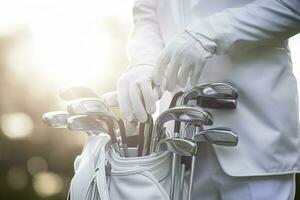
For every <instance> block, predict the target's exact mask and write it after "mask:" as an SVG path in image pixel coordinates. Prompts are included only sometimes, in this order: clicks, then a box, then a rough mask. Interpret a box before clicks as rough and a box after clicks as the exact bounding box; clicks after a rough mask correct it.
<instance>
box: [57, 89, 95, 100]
mask: <svg viewBox="0 0 300 200" xmlns="http://www.w3.org/2000/svg"><path fill="white" fill-rule="evenodd" d="M59 96H60V98H62V99H63V100H66V101H70V100H74V99H78V98H96V97H97V94H96V93H95V92H94V91H92V90H91V89H90V88H88V87H85V86H67V87H63V88H61V89H60V90H59Z"/></svg>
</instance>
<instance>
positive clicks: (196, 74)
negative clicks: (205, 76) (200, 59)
mask: <svg viewBox="0 0 300 200" xmlns="http://www.w3.org/2000/svg"><path fill="white" fill-rule="evenodd" d="M193 68H194V69H193V72H192V73H191V78H190V82H191V85H192V86H195V85H196V84H197V83H198V81H199V78H200V76H201V73H202V69H203V64H196V65H194V67H193Z"/></svg>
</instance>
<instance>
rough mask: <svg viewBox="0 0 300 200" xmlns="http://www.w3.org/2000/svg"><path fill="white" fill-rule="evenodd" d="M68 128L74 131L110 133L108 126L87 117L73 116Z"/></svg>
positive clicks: (69, 120)
mask: <svg viewBox="0 0 300 200" xmlns="http://www.w3.org/2000/svg"><path fill="white" fill-rule="evenodd" d="M68 128H69V129H70V130H73V131H104V132H108V127H107V124H106V123H105V122H104V121H101V120H97V119H95V118H93V117H90V116H87V115H77V116H72V117H70V118H69V119H68Z"/></svg>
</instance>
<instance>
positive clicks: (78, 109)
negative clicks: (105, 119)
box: [67, 98, 111, 115]
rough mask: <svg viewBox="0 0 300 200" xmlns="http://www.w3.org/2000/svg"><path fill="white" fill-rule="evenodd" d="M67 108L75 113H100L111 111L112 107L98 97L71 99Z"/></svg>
mask: <svg viewBox="0 0 300 200" xmlns="http://www.w3.org/2000/svg"><path fill="white" fill-rule="evenodd" d="M67 110H68V112H69V113H71V114H74V115H99V114H104V113H111V111H110V108H109V107H108V106H107V105H106V104H105V103H104V102H103V101H101V100H100V99H98V98H81V99H75V100H73V101H71V102H70V103H69V104H68V106H67Z"/></svg>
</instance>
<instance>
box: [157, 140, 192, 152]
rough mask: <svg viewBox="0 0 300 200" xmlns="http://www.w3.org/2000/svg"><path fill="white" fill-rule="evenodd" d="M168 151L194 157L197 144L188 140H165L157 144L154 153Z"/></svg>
mask: <svg viewBox="0 0 300 200" xmlns="http://www.w3.org/2000/svg"><path fill="white" fill-rule="evenodd" d="M159 151H170V152H172V153H175V154H177V155H181V156H195V155H196V154H197V143H196V142H195V141H193V140H191V139H188V138H179V137H174V138H165V139H163V140H161V141H159V142H158V144H157V146H156V152H159Z"/></svg>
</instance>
